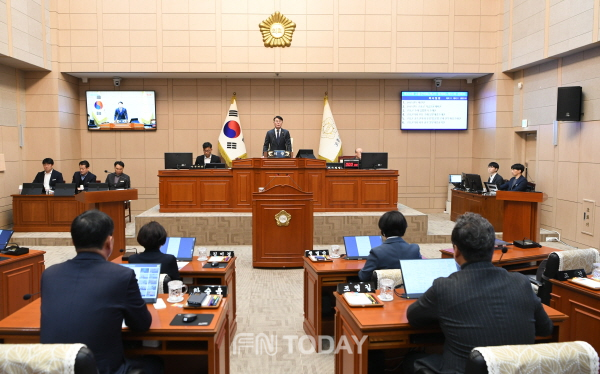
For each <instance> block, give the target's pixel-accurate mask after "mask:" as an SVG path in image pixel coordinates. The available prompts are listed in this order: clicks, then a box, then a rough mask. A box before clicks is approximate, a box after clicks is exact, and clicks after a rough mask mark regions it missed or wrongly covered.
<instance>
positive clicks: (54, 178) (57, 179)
mask: <svg viewBox="0 0 600 374" xmlns="http://www.w3.org/2000/svg"><path fill="white" fill-rule="evenodd" d="M45 174H46V172H45V171H40V172H39V173H37V174H36V176H35V178H34V179H33V183H44V175H45ZM57 183H65V180H64V179H63V176H62V173H61V172H59V171H56V170H54V169H52V175H50V187H51V188H52V189H54V186H56V184H57ZM44 192H46V189H45V188H44V189H42V193H44Z"/></svg>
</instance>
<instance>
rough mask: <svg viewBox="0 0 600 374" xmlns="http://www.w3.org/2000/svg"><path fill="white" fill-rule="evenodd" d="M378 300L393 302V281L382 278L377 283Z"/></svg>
mask: <svg viewBox="0 0 600 374" xmlns="http://www.w3.org/2000/svg"><path fill="white" fill-rule="evenodd" d="M379 300H381V301H392V300H394V280H393V279H389V278H383V279H381V280H380V281H379Z"/></svg>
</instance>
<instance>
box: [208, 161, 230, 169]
mask: <svg viewBox="0 0 600 374" xmlns="http://www.w3.org/2000/svg"><path fill="white" fill-rule="evenodd" d="M226 167H227V165H226V164H224V163H222V162H209V163H208V164H204V168H205V169H226Z"/></svg>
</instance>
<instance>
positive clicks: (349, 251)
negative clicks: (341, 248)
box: [344, 235, 383, 260]
mask: <svg viewBox="0 0 600 374" xmlns="http://www.w3.org/2000/svg"><path fill="white" fill-rule="evenodd" d="M382 243H383V240H382V239H381V236H379V235H372V236H344V245H345V246H346V260H366V258H367V256H369V252H370V251H371V248H375V247H377V246H380V245H381V244H382Z"/></svg>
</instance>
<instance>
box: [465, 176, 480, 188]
mask: <svg viewBox="0 0 600 374" xmlns="http://www.w3.org/2000/svg"><path fill="white" fill-rule="evenodd" d="M463 185H464V186H465V188H466V189H468V190H469V191H472V192H481V191H483V184H482V183H481V177H480V176H479V174H465V180H464V182H463Z"/></svg>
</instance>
